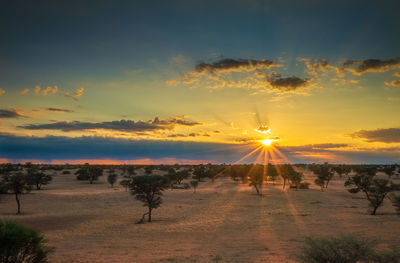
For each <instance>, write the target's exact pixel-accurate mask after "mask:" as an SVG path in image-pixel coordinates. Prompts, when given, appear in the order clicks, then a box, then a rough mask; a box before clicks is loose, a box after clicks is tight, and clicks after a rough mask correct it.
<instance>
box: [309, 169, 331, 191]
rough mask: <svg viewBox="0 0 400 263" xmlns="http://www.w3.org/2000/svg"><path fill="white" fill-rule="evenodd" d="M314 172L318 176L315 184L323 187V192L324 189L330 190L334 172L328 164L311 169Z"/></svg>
mask: <svg viewBox="0 0 400 263" xmlns="http://www.w3.org/2000/svg"><path fill="white" fill-rule="evenodd" d="M311 170H312V172H313V173H314V174H315V175H317V179H315V181H314V182H315V184H316V185H318V186H320V187H321V191H323V189H324V188H325V189H326V188H328V184H329V182H330V181H331V179H332V177H333V175H334V172H333V170H332V168H331V167H330V166H329V164H328V163H324V164H323V165H317V166H314V167H313V168H311Z"/></svg>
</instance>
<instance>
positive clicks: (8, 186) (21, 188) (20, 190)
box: [1, 172, 31, 214]
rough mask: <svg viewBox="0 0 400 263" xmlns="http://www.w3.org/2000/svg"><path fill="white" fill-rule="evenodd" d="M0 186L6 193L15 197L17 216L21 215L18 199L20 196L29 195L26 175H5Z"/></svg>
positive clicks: (29, 189)
mask: <svg viewBox="0 0 400 263" xmlns="http://www.w3.org/2000/svg"><path fill="white" fill-rule="evenodd" d="M1 185H2V188H4V190H5V191H6V192H10V193H12V194H14V195H15V201H16V202H17V214H21V200H20V197H21V195H22V194H25V193H29V192H30V191H31V186H30V185H29V184H28V180H27V178H26V175H25V174H23V173H22V172H17V173H15V174H6V175H4V176H3V180H2V182H1Z"/></svg>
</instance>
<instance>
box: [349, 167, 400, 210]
mask: <svg viewBox="0 0 400 263" xmlns="http://www.w3.org/2000/svg"><path fill="white" fill-rule="evenodd" d="M344 185H345V186H347V187H353V188H350V189H349V190H348V191H349V192H350V193H352V194H356V193H358V192H360V191H361V192H363V193H364V194H365V196H366V197H367V199H368V201H369V204H370V206H371V208H372V212H371V215H375V214H376V210H377V209H378V207H380V206H381V205H382V204H383V201H384V200H385V198H386V197H387V195H388V194H389V193H390V192H393V191H396V190H397V189H398V187H399V186H398V185H395V184H393V183H392V182H391V181H389V180H387V179H379V178H375V176H373V175H370V174H357V175H355V176H352V177H350V178H349V179H347V180H346V182H345V184H344Z"/></svg>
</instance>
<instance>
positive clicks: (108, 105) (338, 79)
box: [0, 0, 400, 162]
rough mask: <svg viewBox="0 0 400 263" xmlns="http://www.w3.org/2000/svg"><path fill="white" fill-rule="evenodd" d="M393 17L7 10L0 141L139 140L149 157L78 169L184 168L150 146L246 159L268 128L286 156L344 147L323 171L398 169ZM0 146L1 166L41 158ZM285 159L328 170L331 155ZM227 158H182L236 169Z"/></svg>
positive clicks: (108, 6) (196, 5) (295, 10)
mask: <svg viewBox="0 0 400 263" xmlns="http://www.w3.org/2000/svg"><path fill="white" fill-rule="evenodd" d="M399 7H400V4H399V2H398V1H379V2H377V1H317V0H315V1H289V0H283V1H256V0H254V1H253V0H250V1H112V2H110V1H96V2H93V1H74V2H71V1H35V2H31V1H5V2H4V3H3V5H2V8H1V10H0V32H1V35H2V41H0V125H1V126H0V134H1V136H4V138H8V137H7V136H14V137H13V138H15V136H17V137H18V138H24V139H26V140H28V141H30V140H31V141H34V140H36V139H38V138H42V140H41V142H43V141H45V138H53V137H54V136H56V137H62V138H65V139H68V140H74V139H76V140H81V139H82V138H83V137H84V138H86V137H93V138H100V139H101V140H93V141H92V142H91V143H92V144H96V145H100V146H101V145H102V144H103V143H104V141H103V140H107V138H108V139H110V140H112V139H116V138H117V139H121V140H127V141H129V142H131V141H133V142H141V143H140V147H141V148H142V149H143V151H144V152H146V156H144V155H135V154H131V155H129V154H127V155H126V156H124V154H122V153H121V154H120V155H118V156H111V155H109V154H107V152H104V153H102V154H99V155H91V154H86V155H85V154H82V155H78V154H77V157H76V158H89V157H90V158H93V159H107V158H114V159H118V160H120V159H121V160H122V159H124V160H126V159H135V158H149V159H155V158H181V157H180V156H181V155H182V154H185V153H187V152H185V151H182V152H181V153H177V152H174V151H170V155H168V154H167V153H166V154H165V155H163V156H162V157H160V156H159V155H157V154H156V153H155V151H154V152H152V151H147V150H146V149H147V148H146V147H148V149H153V148H152V147H153V146H152V143H150V142H154V141H158V142H169V143H171V145H173V143H177V144H179V143H182V142H185V143H188V144H190V145H191V146H190V147H193V152H198V151H197V150H196V149H197V146H196V147H195V146H193V144H192V143H194V142H195V143H196V144H194V145H201V144H202V143H204V144H205V145H208V146H207V147H211V146H210V145H214V144H216V145H220V144H223V145H225V146H226V147H227V149H229V147H230V145H237V144H238V143H242V146H243V147H244V149H245V148H246V147H248V146H246V143H257V141H259V140H262V139H264V137H262V136H261V135H260V134H258V133H256V132H254V129H256V128H257V127H258V126H259V124H261V123H263V124H265V125H268V126H270V127H271V129H272V132H273V134H271V135H270V136H275V137H279V142H277V144H276V146H277V147H281V148H282V149H284V147H289V148H290V147H298V146H309V145H314V144H326V143H331V144H332V145H338V144H340V145H342V146H341V147H336V148H335V147H334V148H332V149H331V150H332V151H333V152H334V153H332V154H331V155H330V157H329V158H328V159H326V160H328V161H335V160H336V161H339V160H340V161H341V162H346V161H349V162H362V161H366V162H371V158H369V157H368V158H367V157H365V156H367V155H368V154H370V155H371V156H377V157H376V160H377V161H380V162H385V161H386V162H396V161H400V159H399V157H398V156H399V153H400V150H399V149H400V128H399V127H400V125H399V117H398V116H397V115H398V114H397V113H398V112H400V106H399V103H398V102H399V101H400V81H399V78H400V73H399V72H400V60H399V58H400V52H399V51H400V50H399V47H400V27H399V25H400V16H399V15H398V10H399ZM227 61H230V63H227ZM346 61H352V62H351V63H347V64H346V63H345V62H346ZM266 62H268V63H270V64H268V66H265V65H267V63H266ZM202 63H203V65H206V67H205V70H204V71H199V70H198V69H199V65H202ZM221 63H225V64H224V68H221V67H220V65H222V64H221ZM257 63H259V64H257ZM263 63H264V64H263ZM51 109H53V110H51ZM54 109H58V110H54ZM156 117H159V118H160V120H162V121H166V122H169V124H168V125H167V126H163V127H158V128H157V129H154V128H152V130H151V131H150V130H146V131H144V132H143V131H138V130H135V129H133V128H132V127H129V128H128V129H127V128H126V127H125V128H115V126H113V127H112V128H104V127H105V125H106V124H104V123H114V124H115V123H117V122H119V121H121V120H132V121H134V122H139V123H143V122H148V123H152V122H154V119H155V118H156ZM181 119H184V120H188V121H192V122H197V123H199V124H198V125H182V124H181V123H180V121H178V120H181ZM52 123H57V124H56V125H55V126H48V124H52ZM63 123H69V124H66V125H71V123H72V124H73V125H78V126H79V127H85V128H83V129H80V130H78V129H75V130H73V131H71V130H68V131H65V130H61V129H59V128H58V127H59V126H60V125H61V124H63ZM94 123H95V124H96V125H94ZM32 125H36V126H34V128H32V127H33V126H32ZM107 125H108V124H107ZM118 125H119V126H118V127H121V123H119V124H118ZM88 126H90V127H92V128H91V129H89V128H87V127H88ZM28 127H30V128H28ZM48 127H51V129H48ZM93 127H96V128H93ZM107 127H108V126H107ZM371 136H375V137H373V139H371V138H372V137H371ZM376 136H378V137H379V138H380V139H379V140H377V139H376V138H377V137H376ZM382 136H386V137H385V138H383V137H382ZM43 138H44V139H43ZM388 138H389V139H388ZM49 140H50V141H51V140H52V139H49ZM0 141H2V140H0ZM2 143H4V141H2ZM36 143H37V141H35V145H36ZM53 143H54V142H53ZM146 143H148V146H146V145H147V144H146ZM343 145H345V146H343ZM56 146H57V145H55V147H56ZM100 146H99V147H100ZM228 146H229V147H228ZM7 147H10V145H7ZM15 147H16V148H15V149H19V148H18V147H17V146H15ZM96 147H97V146H96ZM114 147H120V146H118V145H115V146H114ZM137 147H139V146H137ZM171 147H172V146H171ZM188 147H189V146H188ZM190 147H189V148H190ZM218 147H219V146H218ZM218 147H217V148H218ZM1 148H3V149H2V151H0V154H1V155H0V158H1V159H4V160H22V159H33V158H34V159H43V160H46V161H49V159H48V156H47V155H46V156H45V153H43V156H42V158H41V153H40V149H41V148H40V147H39V148H38V150H37V151H36V152H35V154H32V152H28V151H25V150H24V149H19V150H17V151H18V154H17V155H16V154H15V151H13V153H11V150H10V149H11V148H6V145H5V144H3V145H2V144H1V143H0V149H1ZM56 148H57V147H56ZM211 148H212V147H211ZM289 148H287V149H289ZM4 149H8V150H4ZM177 149H179V147H178V146H177ZM320 150H321V149H320ZM331 150H330V151H331ZM82 151H85V150H83V149H82ZM224 151H225V150H224ZM287 151H288V150H287ZM379 151H380V152H382V154H381V155H379ZM357 153H358V156H357ZM287 154H288V156H290V157H291V160H292V161H304V160H306V161H312V158H317V159H318V161H323V160H324V159H323V158H325V157H321V156H325V155H324V154H326V153H321V154H322V155H321V154H320V155H316V154H315V155H313V156H309V155H307V156H308V157H307V158H305V157H304V156H305V155H304V154H305V153H304V152H302V153H299V152H297V153H296V154H295V155H293V154H291V153H289V152H288V153H287ZM302 154H303V156H302V157H301V158H300V157H299V156H300V155H302ZM233 155H234V153H232V152H229V150H226V152H224V153H223V154H222V153H221V154H220V155H218V156H217V155H215V154H214V155H212V156H211V155H210V156H204V154H201V155H200V154H199V155H198V156H196V155H193V156H191V157H190V158H191V159H197V160H214V161H218V162H223V161H227V162H231V161H232V160H233V159H235V158H236V157H235V158H233V157H232V156H233ZM238 155H240V154H238ZM350 155H351V156H352V157H351V158H352V159H351V160H350V157H349V156H350ZM17 156H18V157H17ZM78 156H82V157H78ZM87 156H89V157H87ZM318 156H319V157H318ZM379 156H380V157H379ZM378 157H379V158H378ZM304 158H305V159H304ZM346 158H349V159H348V160H346ZM374 158H375V157H374ZM57 159H73V158H71V156H62V154H61V155H60V156H57Z"/></svg>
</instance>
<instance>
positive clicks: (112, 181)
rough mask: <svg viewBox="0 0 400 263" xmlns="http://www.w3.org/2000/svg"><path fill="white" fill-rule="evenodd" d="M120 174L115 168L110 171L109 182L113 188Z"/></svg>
mask: <svg viewBox="0 0 400 263" xmlns="http://www.w3.org/2000/svg"><path fill="white" fill-rule="evenodd" d="M117 178H118V175H117V174H116V173H115V171H114V170H110V171H108V176H107V182H108V183H109V184H110V185H111V188H112V187H114V184H115V182H117Z"/></svg>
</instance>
